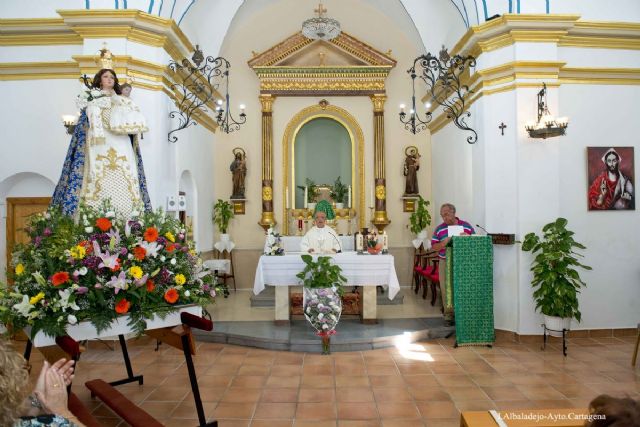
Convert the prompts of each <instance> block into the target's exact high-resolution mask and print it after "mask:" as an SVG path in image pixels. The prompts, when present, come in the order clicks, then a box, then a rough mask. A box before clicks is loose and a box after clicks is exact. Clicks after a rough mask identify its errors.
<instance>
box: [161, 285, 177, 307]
mask: <svg viewBox="0 0 640 427" xmlns="http://www.w3.org/2000/svg"><path fill="white" fill-rule="evenodd" d="M179 296H180V295H179V294H178V291H176V290H175V289H174V288H171V289H169V290H168V291H167V292H165V293H164V299H165V301H166V302H168V303H169V304H173V303H175V302H176V301H178V297H179Z"/></svg>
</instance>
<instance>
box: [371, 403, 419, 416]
mask: <svg viewBox="0 0 640 427" xmlns="http://www.w3.org/2000/svg"><path fill="white" fill-rule="evenodd" d="M378 413H379V414H380V418H419V417H420V413H419V412H418V408H417V407H416V404H415V403H413V402H378Z"/></svg>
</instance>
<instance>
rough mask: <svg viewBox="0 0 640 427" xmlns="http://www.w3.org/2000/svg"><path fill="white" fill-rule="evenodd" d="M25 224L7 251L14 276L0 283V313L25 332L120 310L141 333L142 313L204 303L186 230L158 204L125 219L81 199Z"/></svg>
mask: <svg viewBox="0 0 640 427" xmlns="http://www.w3.org/2000/svg"><path fill="white" fill-rule="evenodd" d="M26 232H27V233H28V234H29V236H30V238H31V240H30V242H29V243H26V244H20V245H17V246H16V250H15V251H14V253H13V259H12V266H11V267H12V268H11V269H10V271H9V277H10V278H11V279H13V281H14V284H13V285H12V286H7V285H3V286H2V287H0V320H1V321H3V322H4V323H10V324H12V326H13V327H14V328H16V329H21V328H24V327H26V326H31V328H32V329H31V333H32V336H35V334H36V333H37V332H39V331H42V332H43V333H45V334H46V335H49V336H60V335H64V334H65V331H66V327H67V325H68V324H70V325H73V324H76V323H78V322H82V321H85V320H88V321H90V322H91V323H92V324H93V325H94V326H95V328H96V330H97V331H98V332H100V331H101V330H104V329H106V328H107V327H109V325H110V324H111V322H112V321H113V320H114V319H116V317H118V316H119V315H123V314H128V315H129V326H130V327H131V328H132V329H133V331H134V332H137V333H142V332H144V330H145V326H146V324H145V319H149V318H152V317H153V316H154V315H158V316H159V317H161V318H164V317H165V316H166V315H167V314H168V313H170V312H172V311H175V310H176V306H178V305H183V304H197V305H201V306H204V305H207V304H209V303H211V302H213V298H214V297H215V295H216V284H215V278H214V276H213V275H212V274H211V273H209V272H208V271H207V270H206V269H204V268H203V265H202V260H201V259H200V258H199V256H198V255H197V254H196V252H195V250H194V246H193V242H191V241H188V240H187V238H186V236H187V230H185V228H184V227H183V225H182V224H181V223H180V222H179V220H177V219H176V218H172V217H168V216H165V215H164V213H163V212H162V211H157V212H145V213H142V214H138V213H136V212H134V213H133V214H132V216H131V218H129V219H127V220H125V219H121V218H117V217H116V215H115V213H114V212H113V211H112V210H110V208H109V206H108V204H105V205H104V206H103V207H102V208H100V209H93V208H89V207H86V206H81V207H80V210H79V214H78V217H77V218H76V219H75V220H74V218H73V217H69V216H66V215H64V214H62V213H61V212H60V211H59V210H57V209H51V210H49V211H48V212H45V213H42V214H37V215H34V216H33V217H32V218H31V221H30V223H29V224H28V226H27V228H26Z"/></svg>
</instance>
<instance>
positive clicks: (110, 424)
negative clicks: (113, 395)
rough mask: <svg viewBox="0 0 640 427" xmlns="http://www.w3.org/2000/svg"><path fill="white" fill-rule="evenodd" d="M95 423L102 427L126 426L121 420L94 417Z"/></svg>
mask: <svg viewBox="0 0 640 427" xmlns="http://www.w3.org/2000/svg"><path fill="white" fill-rule="evenodd" d="M95 418H96V421H97V422H99V423H100V425H101V426H103V427H116V426H119V425H120V424H123V425H124V424H126V423H125V422H124V421H122V418H119V417H118V418H107V417H95Z"/></svg>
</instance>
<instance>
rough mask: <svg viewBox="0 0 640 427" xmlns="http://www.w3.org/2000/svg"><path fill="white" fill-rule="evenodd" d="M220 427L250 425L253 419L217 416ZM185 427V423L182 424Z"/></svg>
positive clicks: (246, 426)
mask: <svg viewBox="0 0 640 427" xmlns="http://www.w3.org/2000/svg"><path fill="white" fill-rule="evenodd" d="M207 421H213V419H208V418H207ZM216 421H218V427H249V424H250V423H251V420H249V419H229V418H217V419H216ZM182 427H184V423H183V424H182Z"/></svg>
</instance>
